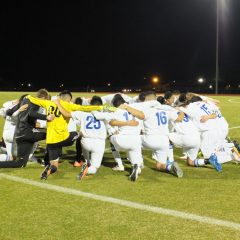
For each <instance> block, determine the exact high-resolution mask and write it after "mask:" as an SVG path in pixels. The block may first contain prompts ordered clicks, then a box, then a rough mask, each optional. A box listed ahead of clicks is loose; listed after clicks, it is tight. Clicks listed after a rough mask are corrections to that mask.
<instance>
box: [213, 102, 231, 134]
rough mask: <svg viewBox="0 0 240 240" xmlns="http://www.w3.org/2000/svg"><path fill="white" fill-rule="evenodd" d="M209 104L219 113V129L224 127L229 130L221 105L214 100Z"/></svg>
mask: <svg viewBox="0 0 240 240" xmlns="http://www.w3.org/2000/svg"><path fill="white" fill-rule="evenodd" d="M209 105H210V106H211V107H212V109H213V110H214V112H215V113H216V115H217V121H218V127H219V129H220V130H221V129H224V131H227V130H228V122H227V121H226V119H225V118H224V117H223V115H222V113H221V111H220V109H219V107H217V106H216V105H215V104H214V103H213V102H211V103H209Z"/></svg>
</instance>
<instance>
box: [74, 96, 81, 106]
mask: <svg viewBox="0 0 240 240" xmlns="http://www.w3.org/2000/svg"><path fill="white" fill-rule="evenodd" d="M82 102H83V100H82V98H80V97H77V98H76V99H75V101H74V103H75V104H78V105H82Z"/></svg>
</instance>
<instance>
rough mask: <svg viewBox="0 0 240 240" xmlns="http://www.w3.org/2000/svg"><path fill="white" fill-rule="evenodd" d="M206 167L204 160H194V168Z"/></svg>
mask: <svg viewBox="0 0 240 240" xmlns="http://www.w3.org/2000/svg"><path fill="white" fill-rule="evenodd" d="M204 165H205V162H204V159H202V158H201V159H195V160H194V166H195V167H200V166H204Z"/></svg>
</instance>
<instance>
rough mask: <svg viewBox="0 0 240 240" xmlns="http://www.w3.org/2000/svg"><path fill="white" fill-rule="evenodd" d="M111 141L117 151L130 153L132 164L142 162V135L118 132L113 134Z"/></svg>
mask: <svg viewBox="0 0 240 240" xmlns="http://www.w3.org/2000/svg"><path fill="white" fill-rule="evenodd" d="M110 141H111V143H112V144H113V145H114V147H115V148H116V150H117V151H124V152H127V153H128V157H129V160H130V162H131V164H138V165H141V164H142V162H143V157H142V149H141V146H142V141H141V136H140V135H121V134H117V135H112V136H111V137H110Z"/></svg>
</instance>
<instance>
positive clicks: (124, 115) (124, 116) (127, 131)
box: [112, 109, 141, 135]
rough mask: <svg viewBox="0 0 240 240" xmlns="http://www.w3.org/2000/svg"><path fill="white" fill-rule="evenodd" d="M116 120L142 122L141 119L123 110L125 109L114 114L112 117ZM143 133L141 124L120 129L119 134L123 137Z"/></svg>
mask: <svg viewBox="0 0 240 240" xmlns="http://www.w3.org/2000/svg"><path fill="white" fill-rule="evenodd" d="M112 117H113V119H114V120H118V121H123V122H124V121H131V120H136V121H138V122H140V120H139V119H137V118H135V117H134V116H133V115H132V114H130V113H129V112H128V111H126V110H123V109H118V110H117V111H116V112H114V113H113V115H112ZM140 132H141V124H139V125H138V126H134V127H133V126H123V127H118V133H119V134H122V135H135V134H137V135H139V134H140Z"/></svg>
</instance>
